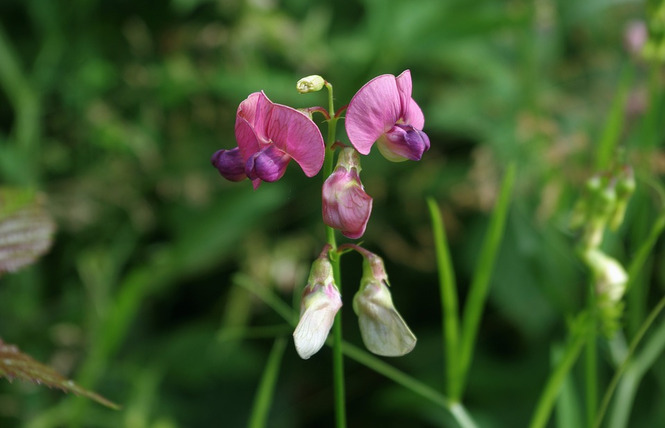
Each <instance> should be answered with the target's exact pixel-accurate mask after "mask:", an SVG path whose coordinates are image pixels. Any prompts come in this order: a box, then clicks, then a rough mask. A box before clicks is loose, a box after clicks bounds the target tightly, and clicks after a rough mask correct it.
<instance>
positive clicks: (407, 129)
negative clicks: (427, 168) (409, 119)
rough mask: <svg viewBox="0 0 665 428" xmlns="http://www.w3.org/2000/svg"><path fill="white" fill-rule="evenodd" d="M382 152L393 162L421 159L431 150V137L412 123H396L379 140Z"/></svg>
mask: <svg viewBox="0 0 665 428" xmlns="http://www.w3.org/2000/svg"><path fill="white" fill-rule="evenodd" d="M378 145H379V151H380V152H381V154H382V155H383V156H384V157H385V158H386V159H388V160H389V161H393V162H401V161H404V160H407V159H411V160H420V159H421V158H422V157H423V153H425V152H426V151H427V150H429V147H430V142H429V137H428V136H427V134H425V133H424V132H423V131H421V130H419V129H416V128H414V127H413V126H411V125H396V126H394V127H392V128H391V129H390V131H388V132H387V133H386V134H385V135H384V136H382V137H381V138H380V139H379V142H378Z"/></svg>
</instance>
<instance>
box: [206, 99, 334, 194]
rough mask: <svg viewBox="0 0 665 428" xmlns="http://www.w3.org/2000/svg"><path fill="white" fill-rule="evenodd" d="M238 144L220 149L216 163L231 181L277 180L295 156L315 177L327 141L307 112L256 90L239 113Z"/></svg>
mask: <svg viewBox="0 0 665 428" xmlns="http://www.w3.org/2000/svg"><path fill="white" fill-rule="evenodd" d="M235 135H236V140H237V141H238V147H236V148H234V149H231V150H218V151H217V152H215V154H213V156H212V164H213V165H214V166H215V167H216V168H217V169H218V170H219V173H220V174H221V175H222V176H223V177H224V178H226V179H228V180H231V181H241V180H243V179H245V178H249V179H250V180H252V184H253V185H254V188H255V189H256V188H257V187H258V186H259V185H260V184H261V182H262V181H268V182H273V181H277V180H279V179H280V178H282V176H283V175H284V172H285V171H286V167H287V165H288V163H289V162H290V160H291V159H293V160H295V161H296V163H298V165H300V167H301V168H302V170H303V172H304V173H305V175H307V176H308V177H313V176H314V175H316V174H317V173H318V172H319V170H320V169H321V167H322V166H323V158H324V155H325V145H324V143H323V137H322V136H321V131H319V128H318V127H317V126H316V124H315V123H314V122H313V121H312V119H310V118H309V117H308V116H307V115H305V114H304V113H301V112H299V111H298V110H296V109H294V108H291V107H288V106H284V105H281V104H275V103H273V102H272V101H270V100H269V99H268V97H266V95H265V94H264V93H263V92H255V93H253V94H251V95H250V96H249V97H247V99H246V100H244V101H243V102H241V103H240V106H239V107H238V111H237V113H236V124H235Z"/></svg>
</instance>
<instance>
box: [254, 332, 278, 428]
mask: <svg viewBox="0 0 665 428" xmlns="http://www.w3.org/2000/svg"><path fill="white" fill-rule="evenodd" d="M286 342H287V340H286V339H285V338H284V337H278V338H277V339H275V343H274V345H273V346H272V350H271V351H270V356H268V362H267V363H266V367H265V370H264V371H263V376H262V377H261V383H260V384H259V389H258V391H257V392H256V398H255V399H254V406H253V407H252V415H251V418H250V420H249V425H248V426H249V427H250V428H263V427H265V426H267V422H268V413H269V411H270V406H271V405H272V399H273V397H274V395H275V385H276V384H277V377H278V375H279V365H280V364H281V362H282V357H283V356H284V350H285V349H286Z"/></svg>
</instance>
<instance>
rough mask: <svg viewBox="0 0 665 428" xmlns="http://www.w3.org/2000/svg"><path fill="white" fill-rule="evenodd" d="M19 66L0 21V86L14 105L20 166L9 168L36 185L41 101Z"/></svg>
mask: <svg viewBox="0 0 665 428" xmlns="http://www.w3.org/2000/svg"><path fill="white" fill-rule="evenodd" d="M27 75H28V74H27V73H26V72H25V71H24V70H21V66H20V63H19V59H18V56H17V55H16V53H15V51H14V50H13V48H12V46H11V43H10V41H9V39H8V38H7V35H6V34H5V31H4V29H3V27H2V25H0V86H1V87H2V89H3V90H4V92H5V93H6V94H7V98H8V99H9V102H10V103H11V104H12V107H13V109H14V115H15V119H14V130H13V131H14V138H15V141H16V146H17V154H18V156H19V160H20V161H21V166H20V168H16V166H14V168H13V169H12V170H11V171H10V172H12V173H13V175H14V176H12V177H10V178H11V179H12V180H15V181H18V182H20V183H21V184H26V185H35V184H36V183H37V181H38V176H37V175H38V172H37V171H38V169H37V165H36V163H37V159H39V156H38V153H39V151H38V146H39V139H40V137H41V136H40V134H41V121H40V116H41V102H40V99H39V92H38V91H36V90H35V89H34V88H33V86H32V84H31V82H30V81H29V80H28V78H27V77H26V76H27Z"/></svg>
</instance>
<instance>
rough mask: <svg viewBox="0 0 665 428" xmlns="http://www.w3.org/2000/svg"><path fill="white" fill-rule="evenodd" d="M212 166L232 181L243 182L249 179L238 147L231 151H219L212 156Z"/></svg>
mask: <svg viewBox="0 0 665 428" xmlns="http://www.w3.org/2000/svg"><path fill="white" fill-rule="evenodd" d="M211 161H212V164H213V166H214V167H215V168H217V170H218V171H219V173H220V174H221V175H222V177H224V178H226V179H227V180H230V181H242V180H244V179H245V178H247V174H245V162H244V161H243V159H242V155H241V154H240V150H239V149H238V147H236V148H234V149H231V150H217V151H216V152H215V154H213V155H212V159H211Z"/></svg>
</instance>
